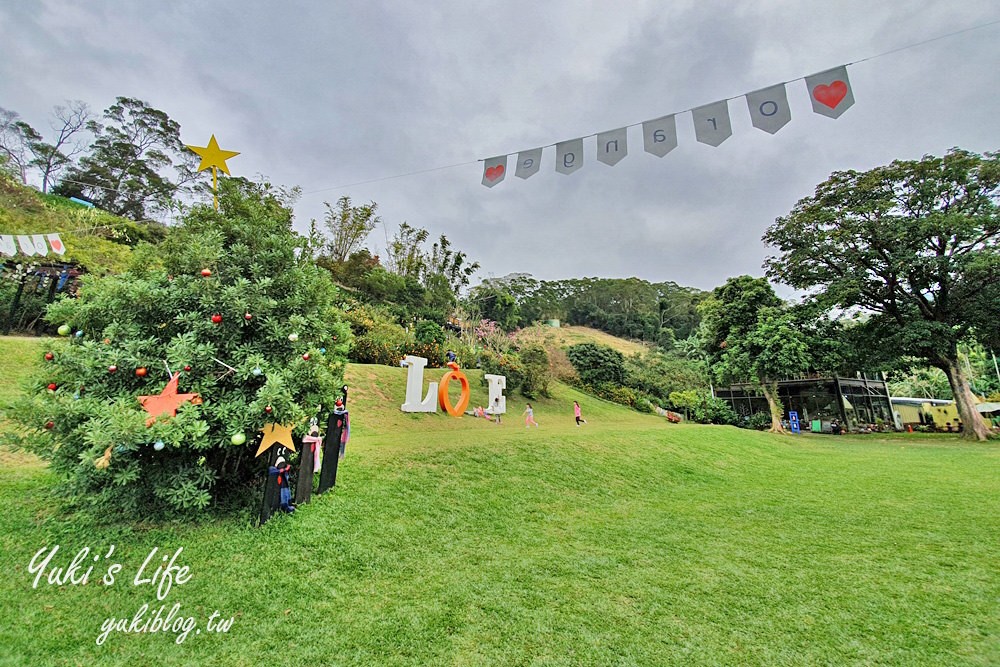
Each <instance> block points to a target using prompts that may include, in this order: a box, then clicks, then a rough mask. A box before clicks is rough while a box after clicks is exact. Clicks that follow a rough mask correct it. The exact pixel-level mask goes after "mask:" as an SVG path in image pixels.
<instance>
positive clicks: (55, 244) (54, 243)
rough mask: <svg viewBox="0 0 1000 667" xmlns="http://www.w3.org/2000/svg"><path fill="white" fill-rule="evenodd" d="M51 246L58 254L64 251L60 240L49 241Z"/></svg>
mask: <svg viewBox="0 0 1000 667" xmlns="http://www.w3.org/2000/svg"><path fill="white" fill-rule="evenodd" d="M49 245H50V246H52V249H53V250H55V251H56V252H59V251H60V250H62V247H63V244H62V241H60V240H59V239H49Z"/></svg>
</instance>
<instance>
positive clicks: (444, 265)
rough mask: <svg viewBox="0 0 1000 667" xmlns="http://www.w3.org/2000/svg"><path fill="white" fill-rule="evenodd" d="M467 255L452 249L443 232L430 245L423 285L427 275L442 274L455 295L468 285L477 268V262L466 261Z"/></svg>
mask: <svg viewBox="0 0 1000 667" xmlns="http://www.w3.org/2000/svg"><path fill="white" fill-rule="evenodd" d="M467 259H468V256H467V255H466V254H465V253H464V252H461V251H458V250H452V248H451V241H449V240H448V237H446V236H445V235H444V234H442V235H441V238H440V239H438V242H437V243H435V244H434V245H433V246H431V254H430V256H429V257H428V258H427V268H426V269H425V276H426V277H425V279H424V282H425V286H427V287H428V288H430V286H429V285H427V277H430V276H435V275H439V276H444V278H445V280H446V281H447V283H446V284H447V285H448V287H449V288H450V289H451V291H452V293H453V294H455V295H456V296H457V295H458V294H459V293H460V292H461V291H462V289H464V288H465V287H468V285H469V279H470V278H471V277H472V275H473V274H474V273H475V272H476V271H478V270H479V262H472V263H467V262H466V260H467Z"/></svg>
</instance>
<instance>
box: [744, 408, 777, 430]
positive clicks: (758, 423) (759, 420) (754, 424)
mask: <svg viewBox="0 0 1000 667" xmlns="http://www.w3.org/2000/svg"><path fill="white" fill-rule="evenodd" d="M745 423H746V426H747V428H752V429H755V430H757V431H766V430H767V429H769V428H771V415H770V414H768V413H766V412H755V413H753V414H752V415H750V419H748V420H747V421H746V422H745Z"/></svg>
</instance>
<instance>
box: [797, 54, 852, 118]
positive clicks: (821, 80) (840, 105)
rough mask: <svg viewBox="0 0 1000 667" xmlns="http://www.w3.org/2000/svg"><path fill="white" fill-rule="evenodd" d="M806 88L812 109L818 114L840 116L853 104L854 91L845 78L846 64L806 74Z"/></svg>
mask: <svg viewBox="0 0 1000 667" xmlns="http://www.w3.org/2000/svg"><path fill="white" fill-rule="evenodd" d="M806 88H808V89H809V100H810V101H811V102H812V105H813V111H815V112H816V113H818V114H820V115H823V116H828V117H830V118H840V114H842V113H844V112H845V111H847V110H848V109H850V108H851V107H852V106H854V91H852V90H851V81H850V79H848V78H847V65H841V66H840V67H834V68H833V69H828V70H826V71H825V72H820V73H819V74H813V75H812V76H807V77H806Z"/></svg>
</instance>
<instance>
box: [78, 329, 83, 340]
mask: <svg viewBox="0 0 1000 667" xmlns="http://www.w3.org/2000/svg"><path fill="white" fill-rule="evenodd" d="M76 337H77V338H83V331H82V330H80V331H77V332H76Z"/></svg>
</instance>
